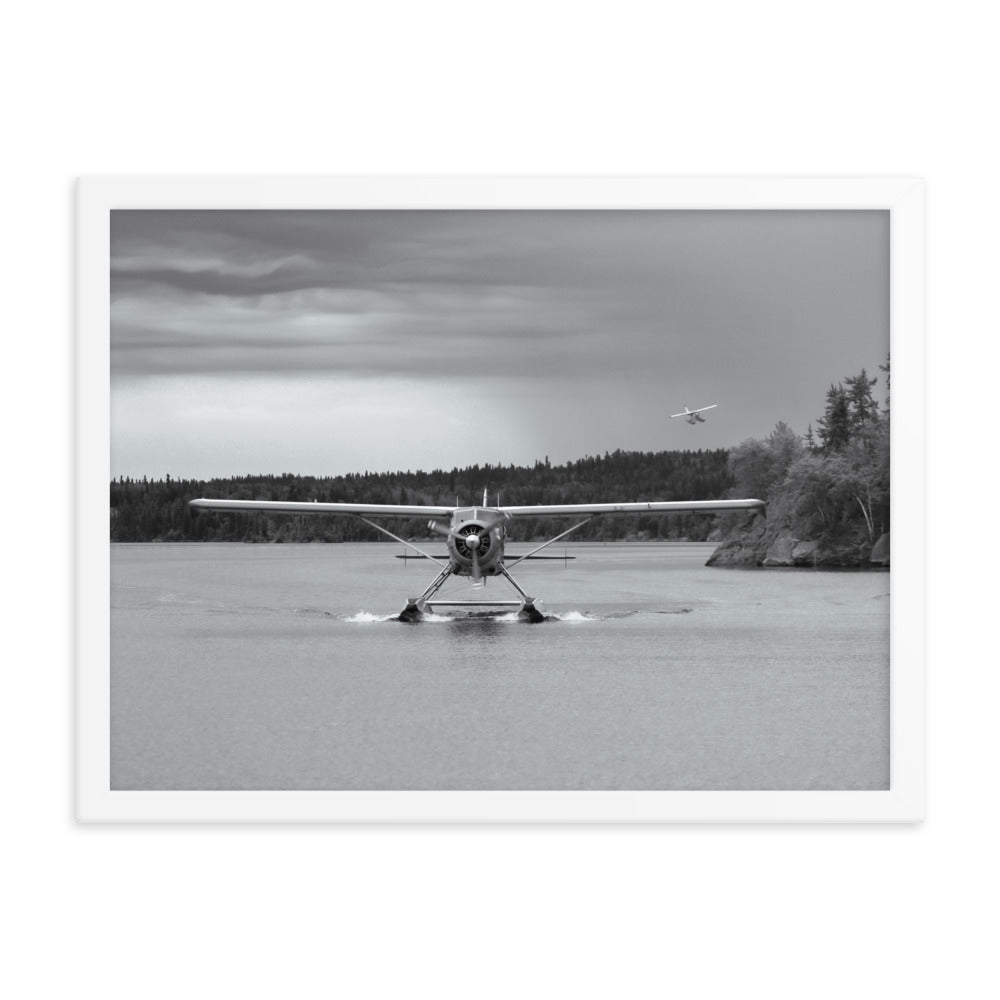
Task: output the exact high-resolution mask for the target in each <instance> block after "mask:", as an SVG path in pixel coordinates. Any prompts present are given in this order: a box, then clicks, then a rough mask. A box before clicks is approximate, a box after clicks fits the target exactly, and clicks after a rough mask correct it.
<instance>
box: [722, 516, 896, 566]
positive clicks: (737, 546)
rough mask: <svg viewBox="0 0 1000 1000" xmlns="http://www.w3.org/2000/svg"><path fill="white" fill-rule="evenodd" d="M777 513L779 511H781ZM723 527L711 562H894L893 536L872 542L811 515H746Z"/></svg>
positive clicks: (859, 532) (846, 564) (866, 563)
mask: <svg viewBox="0 0 1000 1000" xmlns="http://www.w3.org/2000/svg"><path fill="white" fill-rule="evenodd" d="M775 515H780V511H776V512H775ZM726 527H727V528H728V530H726V528H724V529H723V533H722V538H721V542H720V545H719V547H718V548H717V549H716V550H715V551H714V552H713V553H712V555H711V557H710V558H709V560H708V562H707V564H706V565H708V566H734V567H754V566H766V567H782V566H784V567H793V566H794V567H813V566H817V567H824V566H825V567H843V568H854V569H875V568H881V567H885V568H888V566H889V535H888V533H886V534H884V535H882V537H881V538H879V539H878V541H877V542H876V543H875V544H874V545H872V543H871V542H870V541H869V539H868V535H867V532H866V531H864V529H863V527H862V529H861V530H858V531H852V530H849V529H842V530H841V531H839V532H836V533H833V532H824V531H823V526H822V525H817V524H815V523H813V522H811V521H810V520H809V519H808V518H786V517H781V516H772V514H771V511H770V509H769V511H768V517H767V518H766V519H765V518H763V517H759V516H758V517H753V518H750V519H749V520H748V519H746V518H742V519H741V520H740V521H739V522H731V523H730V524H729V525H728V526H726Z"/></svg>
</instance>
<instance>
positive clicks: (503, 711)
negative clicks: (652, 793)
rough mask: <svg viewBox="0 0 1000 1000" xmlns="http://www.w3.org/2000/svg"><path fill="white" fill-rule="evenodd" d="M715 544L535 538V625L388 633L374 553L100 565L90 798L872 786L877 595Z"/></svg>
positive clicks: (409, 571)
mask: <svg viewBox="0 0 1000 1000" xmlns="http://www.w3.org/2000/svg"><path fill="white" fill-rule="evenodd" d="M712 549H713V546H712V545H710V544H709V545H705V544H649V545H643V544H608V545H601V544H584V543H580V544H576V545H570V546H561V545H558V543H557V546H553V548H552V549H550V550H549V551H553V550H554V551H555V552H556V553H558V554H562V553H564V552H568V553H569V554H571V555H574V556H575V557H576V558H575V559H574V560H573V561H569V562H563V561H562V560H559V561H550V562H535V561H532V562H528V563H522V565H521V566H519V567H517V569H515V570H514V571H513V572H514V576H515V578H516V579H517V580H518V582H519V583H520V584H521V585H522V586H523V587H524V588H525V589H526V590H527V591H528V593H530V594H532V595H533V596H536V597H537V598H538V599H539V600H540V601H541V605H540V607H541V609H542V610H543V611H545V612H546V613H547V614H548V615H549V618H548V620H546V621H544V622H542V623H539V624H534V625H532V624H528V623H526V622H519V621H516V620H513V618H512V616H506V617H503V618H499V619H483V618H472V619H470V618H459V619H453V618H447V617H440V618H437V617H435V618H433V619H432V620H429V621H425V622H421V623H419V624H404V623H401V622H398V621H394V620H392V618H391V616H392V615H395V614H398V613H399V612H400V611H401V610H402V608H403V606H404V604H405V601H406V598H407V597H408V596H411V595H415V594H418V593H420V592H421V591H422V590H423V589H424V587H425V586H426V585H427V584H428V583H429V582H430V581H431V579H432V578H433V576H434V574H435V573H436V569H435V567H434V566H433V565H431V564H429V563H426V562H403V561H401V560H397V559H395V558H394V555H395V554H396V553H397V552H399V551H401V549H400V547H399V546H396V545H393V544H384V545H383V544H357V545H322V544H315V545H242V544H229V545H197V544H189V545H113V546H112V553H111V581H112V593H111V650H112V657H111V659H112V663H111V785H112V788H115V789H884V788H888V784H889V574H888V573H885V572H863V573H851V572H836V571H822V570H783V569H781V570H779V569H776V570H757V571H753V570H742V571H741V570H731V569H710V568H707V567H706V566H705V565H704V563H705V560H706V559H707V558H708V556H709V555H710V554H711V552H712ZM446 589H447V588H446ZM450 593H451V595H452V596H453V597H455V598H456V599H459V598H469V597H471V596H473V595H472V594H471V592H470V591H469V589H468V583H467V582H464V583H462V584H460V585H457V589H456V587H454V586H453V587H452V588H451V590H450ZM476 596H486V597H493V598H494V599H501V598H502V599H507V598H509V597H512V596H513V594H512V592H510V591H509V588H508V587H507V586H506V585H505V584H504V583H503V582H502V581H496V580H492V579H491V580H489V581H488V584H487V586H486V588H485V592H481V593H480V594H479V595H476Z"/></svg>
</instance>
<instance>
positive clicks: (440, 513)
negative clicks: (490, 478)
mask: <svg viewBox="0 0 1000 1000" xmlns="http://www.w3.org/2000/svg"><path fill="white" fill-rule="evenodd" d="M190 503H191V506H192V507H194V508H195V509H197V510H215V511H240V512H247V511H254V510H256V511H261V512H262V513H274V514H355V515H359V516H361V517H432V518H433V517H450V516H451V515H452V514H453V513H454V512H455V511H456V510H458V509H460V508H458V507H420V506H409V505H407V504H372V503H367V504H366V503H311V502H308V501H291V500H206V499H199V500H192V501H190ZM461 509H468V510H472V509H478V510H482V511H483V513H484V514H486V513H489V514H499V515H501V516H504V515H506V516H507V517H559V516H560V515H565V516H567V517H571V516H575V515H577V514H584V515H587V514H590V515H595V514H672V513H683V512H685V511H687V512H701V513H703V514H714V513H721V512H722V511H727V510H763V509H764V502H763V501H762V500H660V501H657V500H652V501H642V502H641V503H569V504H541V505H535V506H530V507H493V506H487V505H486V504H482V505H480V507H478V508H473V507H472V506H471V505H469V506H468V507H465V508H461Z"/></svg>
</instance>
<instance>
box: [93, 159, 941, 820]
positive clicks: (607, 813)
mask: <svg viewBox="0 0 1000 1000" xmlns="http://www.w3.org/2000/svg"><path fill="white" fill-rule="evenodd" d="M77 227H78V228H77V240H78V242H77V281H78V394H77V428H78V444H77V545H78V551H77V581H76V586H77V630H78V635H77V642H78V660H77V670H78V684H77V693H78V715H77V753H78V759H77V816H78V819H79V820H80V821H82V822H335V823H345V822H357V823H371V822H376V823H381V822H395V823H401V822H402V823H413V822H432V823H440V822H466V823H467V822H482V823H504V822H518V823H523V822H534V823H607V822H612V823H661V822H913V821H918V820H920V819H921V818H922V815H923V800H924V791H923V789H924V763H923V754H924V749H923V747H924V743H923V739H924V738H923V714H924V641H923V621H924V535H923V531H924V507H923V495H924V468H923V463H924V457H923V456H924V436H923V435H924V431H923V420H924V418H923V411H924V360H923V359H924V329H923V324H924V316H923V240H924V225H923V186H922V183H921V182H920V181H917V180H910V179H870V180H869V179H841V180H836V179H834V180H827V179H822V180H821V179H659V178H607V179H590V178H543V179H533V178H501V179H497V178H330V179H325V178H324V179H321V178H281V179H270V178H198V179H179V178H177V179H159V178H156V179H154V178H86V179H82V180H80V181H79V184H78V190H77ZM890 484H891V503H890ZM890 511H891V522H892V523H891V532H890ZM890 534H891V537H892V546H891V550H890ZM890 553H891V555H890Z"/></svg>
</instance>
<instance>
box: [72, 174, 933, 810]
mask: <svg viewBox="0 0 1000 1000" xmlns="http://www.w3.org/2000/svg"><path fill="white" fill-rule="evenodd" d="M923 199H924V193H923V184H922V182H921V181H919V180H915V179H900V178H873V179H854V178H851V179H812V178H682V179H670V178H468V177H466V178H309V177H305V178H291V177H289V178H233V177H215V178H100V177H93V178H84V179H81V180H80V181H79V182H78V188H77V331H78V340H77V345H78V347H77V400H76V416H77V468H76V601H77V607H76V611H77V614H76V623H77V627H76V649H77V662H76V667H77V716H76V722H77V732H76V748H77V774H76V782H77V783H76V809H77V818H78V820H79V821H80V822H85V823H135V822H159V823H163V822H177V823H190V822H210V823H262V822H271V823H274V822H277V823H302V822H309V823H775V822H781V823H830V822H841V823H844V822H851V823H854V822H916V821H919V820H920V819H922V818H923V810H924V655H925V654H924V600H925V598H924V583H925V556H924V523H925V517H924V514H925V512H924V489H925V484H924V437H925V432H924V415H923V414H924V380H925V371H924V302H923V295H924V292H923V288H924V208H923ZM153 208H156V209H224V208H230V209H236V208H240V209H254V208H258V209H265V208H288V209H336V208H370V209H379V208H382V209H400V208H409V209H413V208H452V209H463V208H465V209H471V208H492V209H517V208H532V209H540V208H549V209H559V208H574V209H580V208H593V209H599V208H615V209H695V208H697V209H720V210H722V209H829V210H836V209H841V210H846V209H881V210H885V211H888V212H889V215H890V324H891V328H890V342H891V355H892V411H893V420H892V453H891V455H892V457H891V474H892V492H893V536H894V537H893V550H892V558H893V565H892V587H891V591H892V593H891V603H890V608H891V610H890V620H891V653H890V787H889V788H888V789H887V790H884V791H551V792H547V791H545V792H543V791H364V792H359V791H126V790H114V791H113V790H112V789H111V787H110V744H109V732H110V700H109V691H110V638H109V628H110V608H109V602H108V594H109V589H110V565H109V550H110V543H109V541H108V530H107V524H108V489H107V488H108V482H109V480H110V477H111V469H110V460H109V438H110V411H109V400H110V374H109V349H110V340H109V329H110V305H109V296H108V275H109V267H110V237H109V220H110V213H111V211H112V210H114V209H153Z"/></svg>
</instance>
